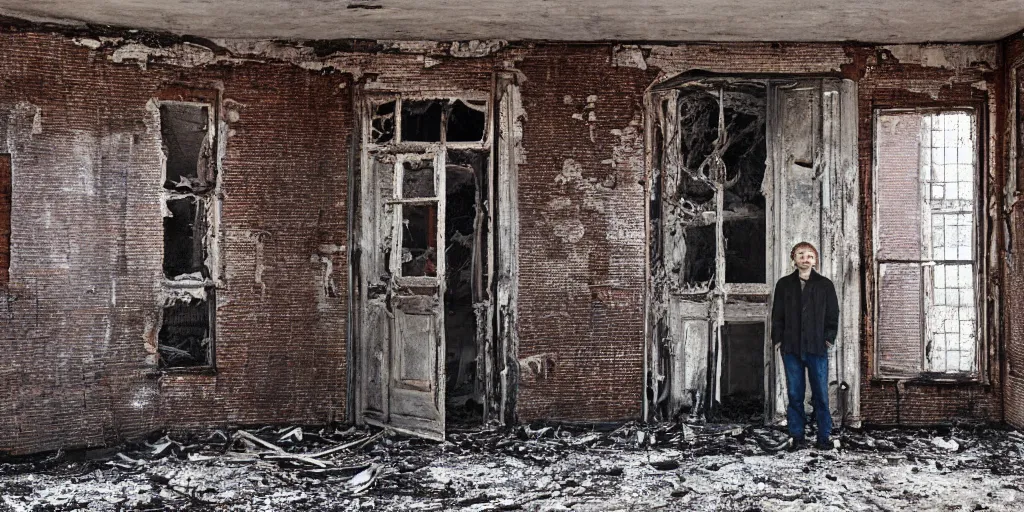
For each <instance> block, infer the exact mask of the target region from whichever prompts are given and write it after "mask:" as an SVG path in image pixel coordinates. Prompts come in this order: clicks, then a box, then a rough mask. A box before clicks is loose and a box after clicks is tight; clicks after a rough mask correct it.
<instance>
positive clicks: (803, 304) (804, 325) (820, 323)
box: [772, 242, 839, 449]
mask: <svg viewBox="0 0 1024 512" xmlns="http://www.w3.org/2000/svg"><path fill="white" fill-rule="evenodd" d="M789 256H790V259H792V260H793V265H794V266H795V267H796V270H795V271H794V272H793V273H792V274H789V275H788V276H785V277H783V278H782V279H779V282H778V283H776V285H775V299H774V302H773V305H772V344H773V345H774V346H775V347H776V348H779V349H781V351H782V362H783V366H784V367H785V370H786V390H787V395H788V404H787V407H786V419H787V422H788V424H789V435H790V437H791V438H792V442H793V444H794V446H799V445H801V444H803V443H804V442H805V441H804V424H805V422H806V418H805V414H804V393H805V389H806V385H807V381H810V384H811V402H812V405H813V406H814V416H815V420H816V421H817V423H818V439H817V446H818V448H822V449H829V448H831V447H832V444H831V441H830V439H829V436H830V435H831V433H832V415H831V414H830V412H829V406H828V351H829V349H831V348H832V346H833V345H835V342H836V334H837V333H838V331H839V299H838V298H837V297H836V288H835V285H834V284H833V283H832V281H831V280H829V279H828V278H827V277H824V276H822V275H821V274H819V273H817V272H815V271H814V267H815V265H817V263H818V250H817V249H815V247H814V245H812V244H810V243H809V242H800V243H798V244H796V245H795V246H793V250H792V251H790V253H789ZM805 373H806V379H805Z"/></svg>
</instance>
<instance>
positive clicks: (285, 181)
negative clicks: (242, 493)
mask: <svg viewBox="0 0 1024 512" xmlns="http://www.w3.org/2000/svg"><path fill="white" fill-rule="evenodd" d="M89 46H95V45H81V44H74V43H73V41H72V40H71V39H69V38H66V37H63V36H61V35H56V34H44V33H4V34H2V35H0V51H2V52H3V53H4V54H5V55H6V56H7V57H6V58H5V59H4V60H3V62H2V63H0V76H2V77H3V81H4V87H3V88H2V90H0V123H2V125H3V130H4V131H3V133H4V137H2V138H0V141H2V143H0V144H2V145H3V147H2V148H0V152H3V153H10V154H11V156H12V170H13V179H12V182H13V201H12V213H11V279H10V285H9V287H7V288H6V289H4V290H3V292H0V296H2V302H0V303H2V304H3V306H2V312H0V326H2V327H0V351H2V352H3V353H4V354H5V361H4V364H3V366H2V370H0V451H2V452H12V453H25V452H32V451H40V450H47V449H55V448H57V447H62V446H63V447H74V446H84V445H97V444H101V443H106V442H113V441H118V440H123V439H126V438H133V437H138V436H139V435H141V434H143V433H145V432H149V431H152V430H154V429H157V428H162V427H167V426H185V427H187V426H190V425H211V424H223V423H229V422H230V423H252V422H285V421H287V422H326V421H329V420H331V419H334V418H337V417H339V416H342V415H343V414H344V397H345V387H346V380H345V366H344V364H343V363H339V361H344V358H345V300H344V292H343V290H344V287H345V285H346V281H347V277H346V268H347V264H346V261H345V252H344V250H340V249H335V248H332V247H334V246H339V245H340V246H344V244H345V242H346V236H347V234H346V229H345V222H346V214H345V205H344V199H345V195H346V182H345V172H344V170H345V169H346V168H347V158H346V152H347V147H348V146H347V143H346V141H347V138H348V136H349V133H350V130H351V127H350V123H349V122H346V120H347V119H348V116H349V113H350V112H351V108H350V105H349V93H348V90H347V89H346V88H345V85H346V83H347V79H346V78H345V76H344V75H340V74H328V75H322V74H321V73H318V72H311V71H307V70H302V69H299V68H297V67H295V66H288V65H282V64H265V63H246V64H239V65H235V66H222V67H204V68H185V67H167V66H154V65H150V66H146V65H145V61H143V62H142V65H139V63H138V62H131V63H120V64H118V63H114V62H111V60H110V58H109V57H110V50H109V49H102V48H100V49H97V48H95V47H92V48H91V47H89ZM175 88H179V89H190V88H195V89H202V90H213V91H215V94H216V96H219V97H220V98H221V101H220V103H221V105H219V107H220V109H219V110H220V116H219V119H220V124H221V126H220V133H221V137H222V138H223V140H224V144H223V148H224V149H226V151H224V152H223V153H222V155H221V159H222V166H221V177H222V188H221V193H222V202H221V207H222V213H221V220H222V224H221V228H222V229H221V230H220V231H219V233H217V237H218V238H219V239H220V240H219V245H220V256H221V261H222V262H223V263H224V264H223V265H222V268H221V272H220V277H221V283H220V286H219V289H218V295H217V299H218V308H217V310H218V323H219V330H218V333H217V340H216V345H217V349H216V351H217V368H216V372H215V373H212V372H206V373H189V374H184V373H182V374H175V373H161V372H159V371H157V367H156V362H155V361H156V358H155V354H156V344H157V334H158V331H159V328H160V325H159V324H160V315H161V310H162V306H163V301H164V299H165V297H163V296H162V292H161V284H160V283H161V279H162V278H163V270H162V253H163V228H162V213H161V205H160V198H159V193H160V189H161V183H162V181H163V176H162V163H161V158H162V155H161V142H160V138H159V136H160V122H159V116H158V110H157V109H155V108H154V106H155V104H154V103H153V102H152V101H151V100H152V99H153V98H156V97H159V96H161V95H163V94H170V93H169V92H168V91H170V90H173V89H175ZM324 259H327V260H329V261H332V262H333V264H332V265H327V264H325V263H324V262H323V260H324ZM313 260H315V261H313ZM325 272H328V274H326V275H325ZM324 282H331V283H333V285H332V286H333V288H334V289H336V290H340V291H339V292H338V293H327V292H325V291H324V290H323V289H322V288H323V283H324Z"/></svg>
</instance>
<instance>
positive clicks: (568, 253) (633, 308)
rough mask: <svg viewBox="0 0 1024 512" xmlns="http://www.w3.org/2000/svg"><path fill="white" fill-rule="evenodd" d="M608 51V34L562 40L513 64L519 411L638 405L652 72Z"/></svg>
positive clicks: (581, 415) (562, 415)
mask: <svg viewBox="0 0 1024 512" xmlns="http://www.w3.org/2000/svg"><path fill="white" fill-rule="evenodd" d="M610 60H611V52H610V47H609V46H605V45H596V46H562V45H558V46H545V47H542V48H539V49H537V51H535V52H531V53H530V54H529V55H528V56H527V57H526V58H524V59H523V61H522V62H521V63H520V64H519V65H518V66H517V67H518V69H520V70H521V71H522V72H523V75H524V76H525V78H526V81H525V82H524V84H523V87H522V97H523V108H524V109H525V110H526V121H525V122H524V126H523V147H524V148H525V149H526V155H527V156H526V162H525V164H523V165H520V167H519V218H520V225H519V231H520V233H519V244H520V248H521V249H520V256H519V258H520V263H519V271H520V273H519V328H520V330H519V359H520V362H521V364H520V372H521V373H520V380H519V402H518V411H517V412H518V414H519V417H520V418H521V419H523V420H531V419H536V418H545V419H558V420H572V421H588V420H589V421H593V420H617V419H627V418H638V417H639V416H640V407H641V397H642V394H641V393H642V392H643V350H644V348H643V347H644V342H643V332H644V313H643V294H644V281H645V277H644V274H645V270H644V247H645V245H646V242H645V236H646V235H645V230H644V207H645V205H644V188H643V185H642V184H641V180H642V179H643V137H642V119H643V92H644V89H645V87H647V85H649V84H650V83H651V81H652V80H653V76H652V75H651V74H649V73H647V72H644V71H642V70H640V69H637V68H617V67H612V65H611V62H610ZM588 98H589V100H588ZM574 115H575V116H576V118H574V117H573V116H574ZM530 360H534V361H535V363H534V364H533V365H529V364H523V362H526V361H530ZM531 368H533V369H537V368H539V369H541V371H539V372H537V371H533V370H531Z"/></svg>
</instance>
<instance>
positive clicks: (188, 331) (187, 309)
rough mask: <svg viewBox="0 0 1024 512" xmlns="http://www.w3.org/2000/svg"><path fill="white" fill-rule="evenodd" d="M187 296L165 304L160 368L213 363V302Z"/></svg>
mask: <svg viewBox="0 0 1024 512" xmlns="http://www.w3.org/2000/svg"><path fill="white" fill-rule="evenodd" d="M211 301H212V297H211V296H207V299H206V300H200V299H197V298H187V299H184V300H176V301H174V302H173V303H172V304H170V305H169V306H165V307H164V311H163V323H162V324H161V326H160V334H159V341H160V347H159V353H160V367H161V368H187V367H195V366H208V365H210V362H211V361H210V345H211V339H212V336H211V332H210V325H211V322H210V302H211Z"/></svg>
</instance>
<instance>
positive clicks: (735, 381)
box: [716, 322, 765, 421]
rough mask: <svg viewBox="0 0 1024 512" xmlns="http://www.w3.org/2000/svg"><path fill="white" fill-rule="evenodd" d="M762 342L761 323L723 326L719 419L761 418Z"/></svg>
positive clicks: (762, 328) (746, 419) (762, 399)
mask: <svg viewBox="0 0 1024 512" xmlns="http://www.w3.org/2000/svg"><path fill="white" fill-rule="evenodd" d="M764 343H765V327H764V323H762V322H758V323H739V322H726V323H725V325H723V326H722V375H721V380H720V385H721V390H722V395H721V396H722V402H721V407H717V408H716V409H717V415H718V416H720V417H721V418H723V419H731V420H735V421H759V420H760V418H761V417H762V416H763V415H764Z"/></svg>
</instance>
